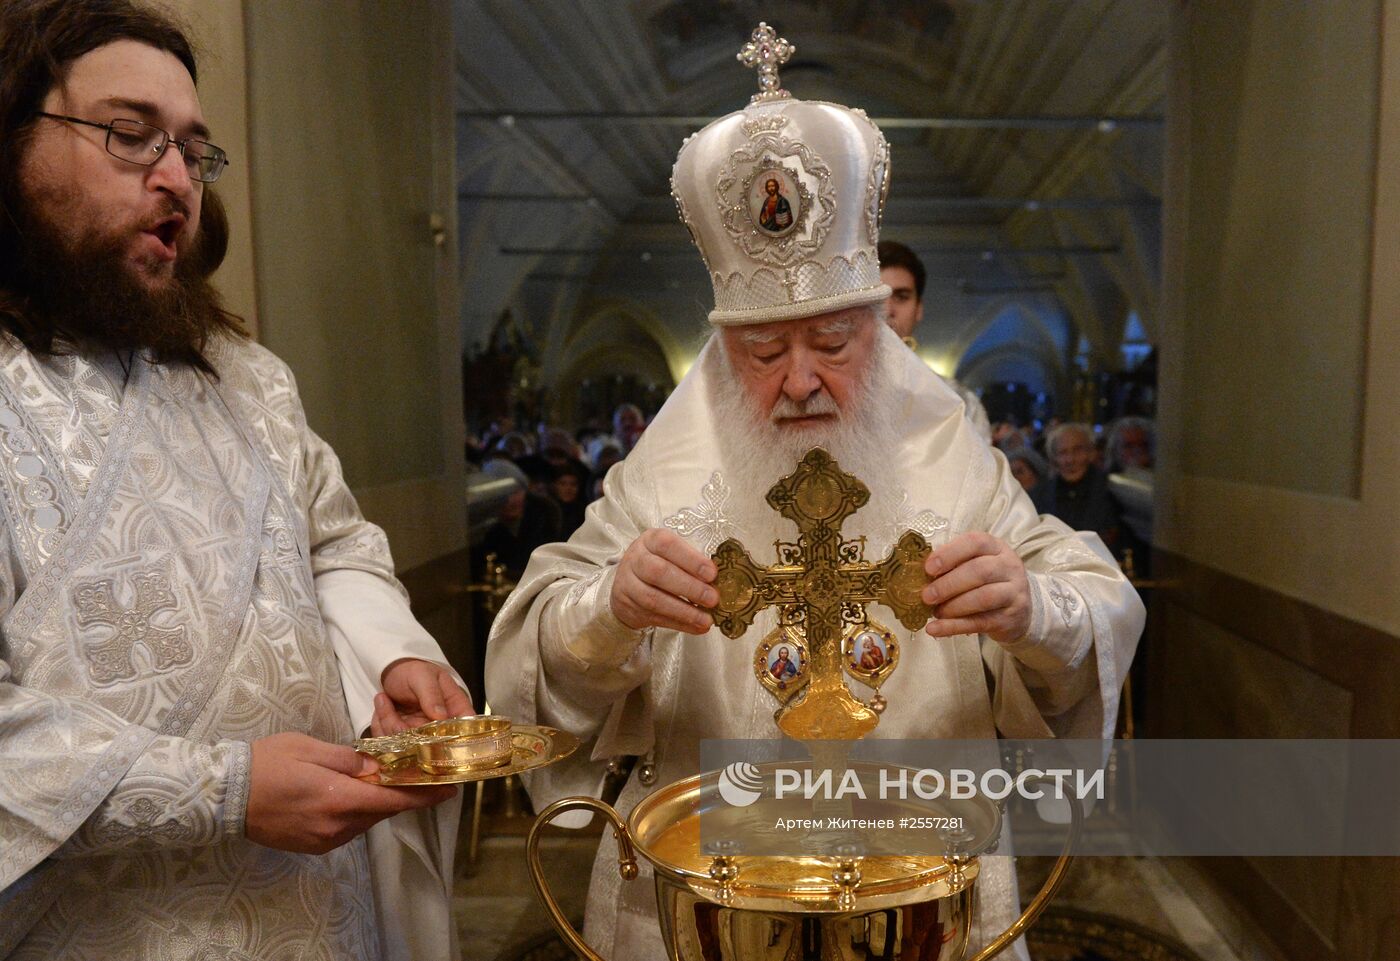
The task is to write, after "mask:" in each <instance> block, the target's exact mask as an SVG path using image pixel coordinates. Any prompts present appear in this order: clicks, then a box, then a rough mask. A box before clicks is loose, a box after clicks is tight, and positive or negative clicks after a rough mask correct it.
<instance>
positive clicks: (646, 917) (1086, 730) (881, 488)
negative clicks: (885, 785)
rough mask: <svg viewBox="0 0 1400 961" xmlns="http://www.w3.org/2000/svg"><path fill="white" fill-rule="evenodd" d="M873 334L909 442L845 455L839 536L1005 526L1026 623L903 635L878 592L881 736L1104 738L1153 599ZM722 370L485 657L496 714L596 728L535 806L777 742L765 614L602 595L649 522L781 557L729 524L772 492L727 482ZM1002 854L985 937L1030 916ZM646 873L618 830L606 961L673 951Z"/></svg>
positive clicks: (529, 591)
mask: <svg viewBox="0 0 1400 961" xmlns="http://www.w3.org/2000/svg"><path fill="white" fill-rule="evenodd" d="M881 336H884V337H887V338H889V339H890V340H892V341H893V345H892V346H890V345H887V346H889V350H890V351H893V352H894V354H895V355H896V356H897V357H898V360H897V361H894V362H893V364H892V370H891V371H890V372H885V371H882V374H881V378H882V380H883V382H882V383H879V384H877V385H876V386H875V389H876V391H877V392H878V393H880V394H883V395H884V396H883V398H882V401H881V402H882V404H884V403H888V405H889V406H888V407H885V406H882V407H881V408H880V409H881V410H882V411H884V410H887V409H888V410H892V411H893V412H894V414H893V417H894V424H893V425H892V426H893V428H894V430H893V436H894V437H895V438H897V440H896V441H895V442H894V449H892V450H890V451H889V452H888V458H887V459H886V460H885V461H884V462H882V463H873V464H850V463H842V464H841V465H840V466H841V468H842V469H843V470H846V471H848V472H850V473H853V474H855V475H856V476H857V477H859V478H860V479H861V480H862V481H863V482H864V483H865V484H866V485H867V486H868V487H869V488H870V489H871V492H872V498H871V501H870V503H869V504H868V505H867V506H866V507H864V508H862V509H861V510H859V511H857V512H856V513H855V514H854V515H852V516H851V517H850V518H849V519H848V520H847V521H846V524H845V527H844V528H843V535H844V536H847V537H857V536H862V535H863V536H865V537H866V538H867V541H866V552H865V556H866V559H867V560H871V559H879V558H882V557H884V556H885V555H886V553H887V552H888V550H889V548H890V546H891V545H892V544H893V543H894V542H895V540H896V539H897V538H898V536H899V535H900V534H901V533H902V532H903V531H905V530H910V529H913V530H916V531H918V532H919V533H922V534H924V535H925V536H926V537H927V538H928V539H929V540H930V542H931V543H932V544H933V545H934V546H938V545H940V544H943V543H946V542H947V541H948V540H949V539H950V538H952V537H953V536H956V535H958V534H961V533H965V532H969V531H987V532H990V533H992V534H995V535H996V536H998V537H1000V538H1002V539H1004V540H1006V541H1007V542H1009V543H1010V544H1011V545H1012V546H1013V547H1014V549H1015V550H1016V552H1017V553H1018V554H1019V556H1020V557H1021V558H1022V560H1023V561H1024V563H1025V565H1026V569H1027V571H1028V573H1029V580H1030V583H1031V595H1032V623H1031V628H1030V631H1029V633H1028V635H1027V637H1025V638H1024V639H1021V640H1019V641H1017V642H1015V643H1013V644H1008V645H1003V644H998V643H996V642H995V641H993V640H991V639H990V638H988V637H985V636H974V635H966V636H959V637H952V638H937V639H935V638H931V637H929V636H928V635H927V634H925V633H924V632H923V631H922V630H919V631H915V632H910V631H906V630H903V629H902V628H899V626H898V620H897V618H895V617H894V615H893V613H892V612H891V611H889V610H887V609H885V608H883V607H882V606H879V605H872V606H871V608H870V613H871V615H872V617H874V618H875V619H876V620H878V621H880V622H882V623H883V624H884V625H885V626H887V627H893V628H895V629H896V630H898V631H899V632H900V648H901V653H900V662H899V667H898V669H897V670H896V671H895V672H894V674H893V675H892V676H891V677H890V678H889V680H887V681H886V682H885V684H884V685H883V686H882V687H881V693H882V694H884V695H885V696H886V697H887V698H888V700H889V706H888V707H887V709H886V710H885V712H884V713H883V715H882V716H881V719H880V726H879V728H878V729H877V730H876V732H875V733H874V735H872V736H873V737H882V738H892V737H894V738H995V737H996V736H998V735H1001V736H1003V737H1012V738H1043V737H1055V736H1058V737H1078V738H1101V737H1102V738H1109V737H1112V735H1113V726H1114V723H1115V718H1116V715H1117V709H1118V695H1119V689H1120V687H1121V685H1122V683H1123V678H1124V676H1125V674H1126V672H1127V669H1128V666H1129V664H1130V663H1131V661H1132V656H1133V651H1134V649H1135V647H1136V644H1137V640H1138V636H1139V634H1140V633H1141V630H1142V625H1143V620H1144V617H1145V612H1144V609H1143V606H1142V602H1141V601H1140V600H1139V599H1138V597H1137V594H1136V593H1135V592H1134V591H1133V589H1132V587H1131V586H1130V585H1129V584H1128V583H1127V581H1126V580H1125V579H1124V577H1123V575H1122V573H1121V572H1120V571H1119V569H1118V566H1117V564H1116V563H1114V561H1113V558H1112V556H1111V555H1110V554H1109V553H1108V551H1107V550H1106V549H1105V548H1104V546H1103V544H1102V543H1101V542H1100V541H1099V539H1098V537H1097V536H1096V535H1094V534H1092V533H1076V532H1073V531H1071V530H1069V529H1068V528H1067V527H1065V525H1064V524H1062V523H1061V522H1060V521H1058V520H1056V519H1054V518H1052V517H1040V516H1037V514H1036V512H1035V510H1034V508H1033V507H1032V506H1031V503H1030V500H1029V499H1028V498H1027V497H1026V496H1025V494H1024V492H1023V491H1022V489H1021V486H1020V484H1019V483H1017V481H1016V479H1015V478H1014V477H1013V476H1012V475H1011V472H1010V470H1009V469H1008V467H1007V464H1006V460H1005V458H1004V457H1003V456H1002V455H1001V454H1000V453H999V452H997V451H995V450H994V449H992V448H991V447H989V446H988V445H987V444H986V442H985V441H983V440H982V439H981V437H980V436H978V434H977V433H976V431H975V429H974V428H973V426H972V425H971V424H970V423H969V421H968V419H967V418H966V417H965V416H964V411H963V405H962V402H961V401H960V399H959V398H958V396H957V394H955V393H954V392H953V391H952V390H951V389H950V388H949V387H948V386H947V385H946V384H945V383H944V382H943V381H942V380H941V379H939V378H938V377H937V376H936V375H934V374H933V373H932V372H931V371H930V370H929V369H928V368H927V367H926V366H924V364H923V363H922V362H921V361H920V360H919V359H918V358H917V357H916V356H915V355H914V354H913V352H912V351H908V350H906V349H904V348H903V347H902V346H901V345H900V344H899V342H898V339H897V337H896V335H895V334H893V332H891V331H888V330H884V329H883V326H882V334H881ZM722 363H726V360H725V358H724V355H723V352H722V350H721V349H720V345H719V342H718V340H717V339H712V340H711V342H710V343H709V345H707V347H706V348H705V350H704V351H703V353H702V354H701V356H700V358H699V359H698V360H697V362H696V363H695V365H694V367H693V368H692V369H691V371H690V372H689V373H688V374H687V375H686V377H685V378H684V379H683V380H682V382H681V384H680V385H679V386H678V387H677V388H676V390H675V392H674V393H673V394H672V395H671V397H670V398H669V399H668V400H667V402H666V404H665V406H664V407H663V408H662V409H661V411H660V412H659V413H658V414H657V415H656V418H655V420H654V421H653V422H652V424H651V425H650V426H649V427H648V428H647V431H646V433H645V434H644V435H643V436H642V440H641V442H640V443H639V444H638V446H637V447H636V449H635V450H634V451H633V452H632V453H631V454H630V455H629V456H628V457H627V459H626V460H625V461H623V462H622V463H620V464H618V465H617V466H616V467H614V468H613V469H612V470H611V471H610V472H609V474H608V477H607V481H606V483H605V494H604V496H603V497H602V498H601V499H600V500H598V501H597V502H595V503H594V504H592V505H590V506H589V508H588V514H587V519H586V521H585V522H584V525H583V526H582V527H581V528H580V529H579V530H578V531H577V532H576V533H575V534H574V536H573V537H572V538H571V539H570V540H569V542H568V543H566V544H551V545H547V546H545V547H542V548H540V549H539V550H537V551H535V553H534V555H533V556H532V558H531V560H530V564H529V566H528V568H527V569H526V571H525V574H524V577H523V578H522V580H521V582H520V585H519V587H518V588H517V589H516V591H515V593H514V594H512V595H511V597H510V599H509V600H508V601H507V603H506V605H505V606H504V608H503V609H502V611H501V613H500V614H499V615H498V616H497V618H496V621H495V624H494V625H493V629H492V632H491V640H490V646H489V648H488V654H487V664H486V688H487V696H488V697H489V698H490V701H491V705H492V707H493V709H495V710H496V711H498V712H499V713H502V714H506V715H509V716H511V717H512V718H514V719H515V720H516V721H517V722H520V723H529V724H533V723H542V724H550V725H555V726H557V727H560V728H563V729H565V730H568V731H572V732H574V733H576V734H578V735H580V736H581V737H582V738H584V740H585V744H584V746H583V747H582V748H580V750H579V752H578V753H576V754H575V755H574V756H573V757H572V758H570V759H569V760H568V761H565V762H563V763H560V764H558V765H555V766H553V767H550V768H547V769H544V770H542V771H538V772H535V773H534V774H533V775H532V776H530V779H529V784H528V787H529V790H530V794H531V797H532V799H533V801H534V803H535V805H536V808H537V809H538V808H539V807H543V806H544V805H545V804H547V803H549V802H551V801H554V800H556V799H558V798H560V797H564V796H568V795H577V794H585V795H594V796H596V795H597V794H598V792H599V790H600V788H601V785H602V781H603V776H604V772H605V765H606V762H607V761H608V759H609V758H611V757H613V756H616V755H638V756H642V757H644V758H645V759H646V761H647V762H648V763H647V764H644V765H638V767H637V768H636V769H634V772H633V775H632V777H631V779H630V780H629V782H628V783H627V785H626V786H625V788H624V789H623V791H622V795H621V797H620V798H619V800H618V804H617V808H618V810H619V812H620V813H621V814H622V816H623V817H624V818H625V817H626V816H627V814H628V813H629V812H630V811H631V809H632V807H633V806H634V805H635V803H636V802H637V801H638V800H639V799H640V798H641V797H642V796H643V795H645V794H646V793H648V792H649V791H650V790H652V789H653V787H654V786H658V785H662V784H666V783H669V782H671V781H675V780H678V779H680V778H684V777H688V776H690V775H692V774H696V773H699V770H698V764H699V760H698V747H699V742H700V741H701V740H702V739H706V738H772V737H778V736H780V735H779V731H778V729H777V725H776V724H775V722H774V719H773V711H774V709H775V707H776V706H777V705H776V703H775V702H774V701H773V700H772V699H771V698H770V696H769V694H768V693H767V691H765V690H764V689H763V688H762V687H761V686H760V684H759V682H758V680H757V679H756V678H755V676H754V669H753V664H754V652H755V649H756V648H757V646H758V644H759V643H760V641H761V640H762V639H763V637H764V636H765V635H766V634H767V633H768V632H769V631H770V630H772V629H773V627H774V625H775V617H776V615H775V614H774V613H773V611H772V609H769V610H768V611H766V612H764V613H763V614H760V616H759V618H758V619H757V620H756V621H755V623H754V625H753V626H752V627H751V628H750V630H749V631H748V632H747V633H746V634H745V635H744V636H743V637H742V638H739V639H733V640H731V639H729V638H727V637H725V636H723V635H722V634H721V633H720V632H719V631H718V630H716V629H712V630H710V631H709V633H708V634H706V635H704V636H702V637H695V636H690V635H684V634H679V633H677V632H674V631H669V630H663V629H655V630H649V631H645V632H635V631H631V630H629V629H627V628H626V627H625V626H623V625H622V624H621V623H620V622H618V621H617V619H616V618H615V617H614V616H613V614H612V612H611V607H610V603H609V598H610V592H611V587H612V580H613V577H614V574H615V572H616V570H617V563H618V561H619V559H620V558H621V556H622V553H623V552H624V551H625V550H626V548H627V547H628V545H630V544H631V543H632V541H633V540H634V539H636V538H637V537H638V535H640V534H641V533H642V532H643V531H645V530H647V529H648V528H653V527H668V528H670V529H672V530H675V531H677V532H678V533H680V534H682V535H684V536H685V537H686V538H687V539H688V540H689V542H690V543H692V544H693V545H694V546H695V547H697V548H698V549H700V550H701V551H703V552H705V553H710V552H712V551H713V550H714V549H715V548H716V547H717V546H718V545H719V543H720V542H721V541H722V540H724V539H725V538H727V537H731V536H732V537H738V538H739V539H740V540H741V541H743V542H744V544H745V546H746V548H747V549H748V550H749V552H750V554H751V555H752V556H753V558H754V561H755V562H757V563H759V564H773V563H775V562H776V554H775V551H774V548H773V544H772V542H773V539H774V534H773V532H772V531H770V530H754V529H749V530H745V529H744V528H743V527H742V526H741V525H740V524H739V523H738V522H737V521H736V517H737V516H738V515H741V514H742V516H744V517H748V518H753V517H756V516H760V515H759V514H756V513H755V511H754V509H753V508H752V506H750V507H748V508H743V505H744V504H745V503H747V502H755V503H758V504H760V505H762V499H763V497H764V495H765V494H766V492H767V486H764V487H763V489H761V490H750V489H736V488H735V487H734V486H732V485H731V478H732V476H733V474H734V466H735V461H734V458H735V457H736V456H738V455H737V454H736V453H735V451H734V450H733V449H732V448H733V446H734V445H732V444H730V445H726V436H727V435H728V434H729V432H730V431H731V430H732V426H733V424H734V422H735V419H736V418H737V417H742V416H744V415H743V414H742V412H740V411H739V410H738V408H737V405H739V404H742V403H744V400H743V398H741V397H734V398H733V399H732V401H726V402H722V403H721V404H716V403H715V402H714V401H713V400H712V398H713V397H714V396H715V390H714V389H713V386H712V385H713V384H714V383H715V379H716V377H717V371H718V370H719V368H718V367H717V366H716V365H718V364H722ZM838 459H839V458H838ZM793 467H794V468H795V467H796V464H795V463H794V464H793ZM777 480H778V478H777V477H773V478H771V479H769V480H768V481H767V483H768V484H771V483H772V482H776V481H777ZM762 507H763V509H764V510H766V505H762ZM778 523H779V524H782V525H786V526H785V528H776V530H778V531H779V532H780V533H781V534H782V536H783V537H784V539H786V540H794V539H795V537H796V529H795V527H793V526H792V525H791V524H790V523H788V522H786V521H782V520H779V521H778ZM652 765H654V770H655V775H656V776H655V778H654V780H651V781H650V783H649V784H643V783H641V779H640V777H639V772H640V771H641V770H643V769H644V768H647V767H650V766H652ZM566 817H567V816H566ZM560 823H568V822H567V821H566V820H564V819H561V822H560ZM575 823H577V822H575ZM1009 861H1010V859H1009V858H1006V857H999V856H998V857H988V858H984V859H983V863H982V871H981V874H980V876H979V879H978V882H977V887H978V897H979V899H980V908H979V911H978V915H979V917H978V921H977V925H976V926H975V928H974V932H973V940H974V943H975V944H980V943H983V942H985V941H986V940H989V939H990V938H991V937H993V936H995V935H996V934H998V933H1000V932H1001V931H1002V930H1004V929H1005V928H1006V927H1009V926H1010V924H1011V923H1012V922H1013V921H1014V920H1015V918H1016V914H1017V910H1018V909H1017V896H1016V891H1015V876H1014V872H1013V870H1012V868H1011V865H1010V863H1009ZM642 867H643V872H642V876H641V877H640V878H639V879H637V880H635V881H631V882H623V881H622V880H621V879H620V878H619V876H618V872H617V866H616V852H615V849H614V847H613V841H612V839H611V836H610V834H609V833H607V832H605V840H604V841H603V843H602V845H601V847H600V849H599V855H598V858H597V860H596V862H595V864H594V870H593V877H592V882H591V885H590V888H589V896H588V909H587V919H586V926H585V932H584V933H585V937H586V938H587V940H588V941H589V943H590V944H591V945H592V946H593V947H594V949H595V950H597V951H599V952H600V953H601V954H602V955H603V956H604V957H607V958H609V959H611V961H631V959H637V961H641V959H648V961H654V959H656V958H662V957H665V956H666V955H665V950H664V948H663V946H662V944H661V940H660V931H659V926H658V923H657V920H656V909H655V895H654V892H653V883H652V880H651V873H650V870H649V868H648V866H647V865H646V864H645V862H643V864H642ZM556 883H562V880H561V881H556Z"/></svg>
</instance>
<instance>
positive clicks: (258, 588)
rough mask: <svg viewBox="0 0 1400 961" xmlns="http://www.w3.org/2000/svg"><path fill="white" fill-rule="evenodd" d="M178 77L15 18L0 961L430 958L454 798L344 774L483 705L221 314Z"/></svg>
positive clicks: (134, 35)
mask: <svg viewBox="0 0 1400 961" xmlns="http://www.w3.org/2000/svg"><path fill="white" fill-rule="evenodd" d="M196 76H197V74H196V64H195V59H194V55H193V53H192V52H191V48H190V45H189V43H188V41H187V40H186V38H185V36H184V35H183V33H182V32H181V30H180V29H179V27H178V26H177V25H175V24H174V23H172V22H171V21H169V20H168V19H166V18H165V17H164V16H163V15H160V14H157V13H154V12H152V11H150V10H147V9H145V8H143V7H141V6H138V5H135V4H132V3H130V2H127V0H4V2H3V3H0V145H3V146H0V958H8V959H37V958H46V959H57V958H69V959H77V958H85V959H86V958H103V959H123V958H130V959H143V958H157V957H160V958H166V957H200V958H204V957H237V958H248V959H253V958H269V959H270V958H287V957H335V958H408V957H414V958H434V959H437V958H442V959H446V958H448V957H450V956H453V946H452V944H451V940H452V936H451V928H452V926H451V920H450V912H449V905H448V899H447V896H448V894H449V891H450V878H451V873H450V860H451V850H452V846H453V838H454V833H455V818H454V813H455V812H453V811H450V810H449V809H451V808H453V807H454V805H450V804H443V805H442V807H440V808H438V809H437V810H436V811H435V812H428V811H427V809H428V808H432V807H434V806H435V805H438V804H441V803H442V802H444V801H447V800H448V799H450V798H454V797H455V794H456V792H455V789H453V788H451V787H432V788H414V789H408V788H389V787H382V786H379V785H377V784H373V783H370V782H368V781H365V780H361V778H363V777H367V776H370V775H373V774H374V772H375V765H374V763H373V762H372V761H369V760H367V759H365V758H362V757H361V756H360V755H357V754H356V753H355V752H354V751H353V750H352V749H351V748H350V747H349V746H348V744H349V742H350V741H351V739H352V738H353V737H355V736H356V735H358V734H360V733H361V732H363V731H365V730H367V729H368V730H370V731H372V732H373V733H376V734H378V733H392V732H395V731H398V730H402V729H403V728H404V727H405V726H407V725H408V724H413V723H422V722H423V721H425V720H427V719H428V718H441V717H447V716H450V715H455V714H466V713H470V711H471V704H470V702H469V700H468V698H467V696H466V694H465V693H464V692H463V690H462V689H461V687H460V686H459V684H458V681H457V679H456V677H455V675H454V674H453V673H452V671H451V669H450V668H449V667H448V666H447V664H446V662H445V661H444V660H443V657H442V653H441V651H440V650H439V649H438V647H437V645H436V643H435V642H434V641H433V640H432V638H430V637H429V636H428V635H427V634H426V633H425V632H424V631H423V630H422V628H421V627H419V626H418V625H417V624H416V622H414V620H413V618H412V616H411V614H410V613H409V609H408V604H407V600H406V597H405V595H404V593H403V590H402V588H401V587H400V586H399V584H398V582H397V581H396V580H395V579H394V575H393V570H394V568H393V562H392V560H391V558H390V555H389V551H388V545H387V543H386V542H385V538H384V535H383V532H382V531H380V530H379V528H377V527H375V526H374V525H372V524H369V523H368V522H366V521H365V520H364V518H363V517H362V516H361V515H360V513H359V510H358V508H357V507H356V505H355V501H354V498H353V497H352V496H351V494H350V491H349V489H348V488H347V486H346V484H345V482H344V480H343V478H342V476H341V472H340V467H339V463H338V461H337V460H336V457H335V455H334V453H333V452H332V451H331V450H330V448H329V447H328V446H327V445H326V444H325V443H324V442H323V441H322V440H320V438H318V437H317V436H316V435H315V434H314V433H313V432H312V431H311V430H310V429H309V428H308V427H307V425H306V420H305V415H304V413H303V411H302V408H301V405H300V402H299V400H298V398H297V394H296V387H295V382H294V380H293V378H292V376H291V373H290V371H289V370H288V369H287V368H286V366H285V365H284V364H282V363H281V362H280V361H278V360H277V359H276V358H274V357H273V356H272V355H271V354H269V353H268V352H267V351H266V350H264V349H262V348H261V347H259V346H258V345H256V344H255V343H253V342H252V341H251V340H249V339H248V338H247V337H246V335H244V333H243V332H242V330H241V328H240V326H239V323H238V320H237V319H236V318H234V317H233V316H231V315H230V314H228V313H227V312H226V311H225V310H224V309H223V307H222V306H221V304H220V301H219V298H218V295H217V294H216V292H215V290H214V288H213V287H212V285H211V284H210V283H209V276H210V274H211V273H212V272H213V271H214V269H215V268H216V267H217V266H218V264H219V263H220V261H221V260H222V258H223V254H224V249H225V245H226V241H227V225H226V221H225V219H224V217H223V212H222V210H221V208H220V207H219V204H218V202H217V199H216V198H215V197H214V195H213V194H212V193H210V192H209V190H208V185H209V184H212V183H213V182H215V181H216V180H218V178H219V175H220V174H221V173H222V172H223V171H224V169H225V167H226V166H227V164H228V163H229V160H228V157H227V156H226V154H225V153H224V151H223V150H222V149H221V148H219V147H218V146H216V145H215V144H216V143H217V139H218V138H217V136H216V135H214V134H212V133H211V131H210V129H209V126H208V125H207V124H206V121H205V118H204V116H203V113H202V111H201V109H200V103H199V97H198V95H197V93H196V87H195V81H196ZM431 814H437V815H439V816H438V817H436V818H434V817H433V816H431ZM393 815H402V816H401V817H392V818H391V816H393ZM386 819H388V820H386ZM371 828H372V829H371ZM410 852H412V853H410Z"/></svg>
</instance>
